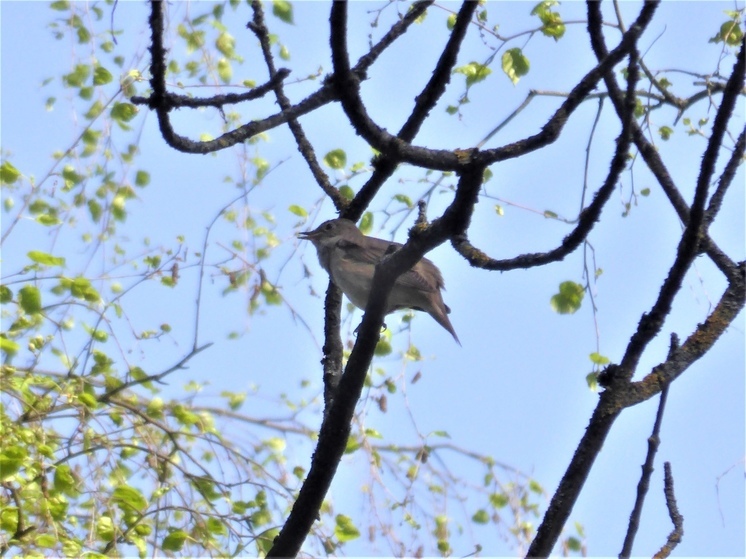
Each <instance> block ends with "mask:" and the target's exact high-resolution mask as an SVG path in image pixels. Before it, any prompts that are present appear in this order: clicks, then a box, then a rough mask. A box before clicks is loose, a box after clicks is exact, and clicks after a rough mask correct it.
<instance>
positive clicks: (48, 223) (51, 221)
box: [35, 214, 61, 227]
mask: <svg viewBox="0 0 746 559" xmlns="http://www.w3.org/2000/svg"><path fill="white" fill-rule="evenodd" d="M35 220H36V222H37V223H39V224H41V225H44V226H45V227H52V226H53V225H59V223H61V222H60V220H59V218H58V217H57V216H55V215H52V214H41V215H37V216H36V218H35Z"/></svg>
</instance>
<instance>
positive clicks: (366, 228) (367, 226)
mask: <svg viewBox="0 0 746 559" xmlns="http://www.w3.org/2000/svg"><path fill="white" fill-rule="evenodd" d="M372 229H373V213H372V212H365V213H364V214H363V218H362V219H361V220H360V231H362V232H363V234H364V235H367V234H369V233H370V232H371V230H372Z"/></svg>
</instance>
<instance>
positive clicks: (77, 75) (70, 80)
mask: <svg viewBox="0 0 746 559" xmlns="http://www.w3.org/2000/svg"><path fill="white" fill-rule="evenodd" d="M90 75H91V67H90V66H88V65H87V64H77V65H76V66H75V68H74V69H73V71H72V72H70V73H69V74H65V75H64V76H62V80H63V81H64V82H65V84H66V85H67V86H68V87H82V86H83V84H85V83H86V81H87V80H88V76H90Z"/></svg>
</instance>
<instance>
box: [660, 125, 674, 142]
mask: <svg viewBox="0 0 746 559" xmlns="http://www.w3.org/2000/svg"><path fill="white" fill-rule="evenodd" d="M658 134H660V137H661V140H668V139H669V138H670V137H671V134H673V128H671V127H670V126H661V127H660V128H658Z"/></svg>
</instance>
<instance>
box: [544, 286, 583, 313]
mask: <svg viewBox="0 0 746 559" xmlns="http://www.w3.org/2000/svg"><path fill="white" fill-rule="evenodd" d="M584 296H585V289H584V288H583V286H582V285H580V284H579V283H575V282H574V281H563V282H562V283H561V284H560V286H559V293H557V294H555V295H553V296H552V298H551V300H550V305H551V306H552V310H554V311H555V312H557V313H559V314H573V313H574V312H575V311H577V310H578V309H579V308H580V305H581V303H582V302H583V297H584Z"/></svg>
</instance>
